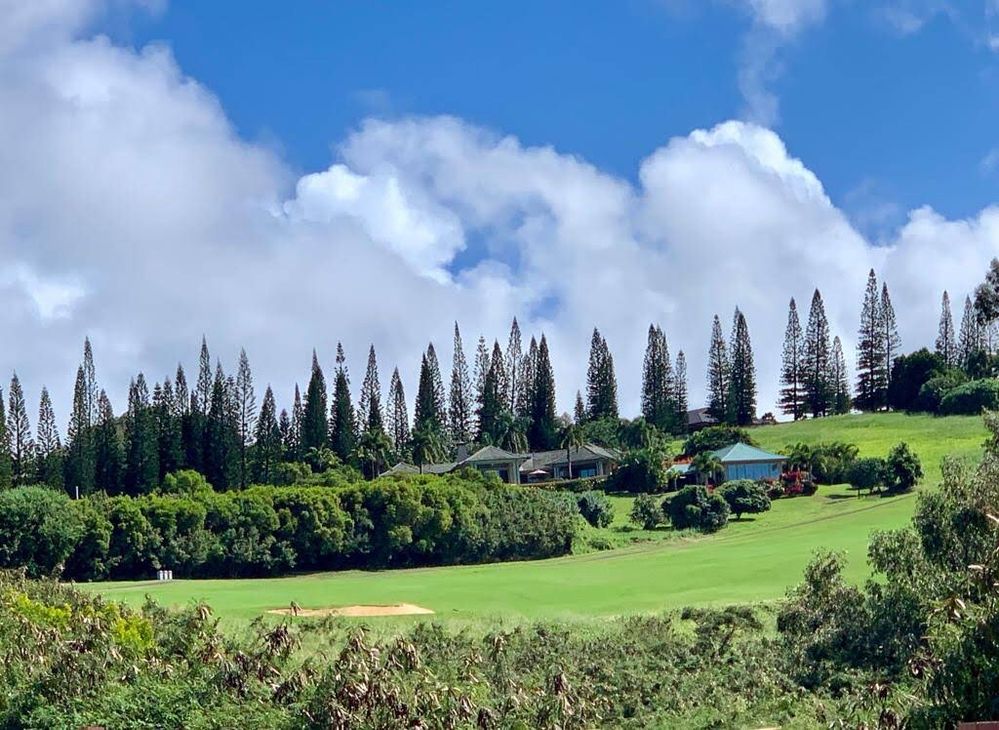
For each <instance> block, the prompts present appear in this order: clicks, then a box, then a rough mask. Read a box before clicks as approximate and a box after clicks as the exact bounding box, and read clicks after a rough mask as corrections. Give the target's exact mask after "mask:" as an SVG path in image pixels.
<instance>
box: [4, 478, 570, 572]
mask: <svg viewBox="0 0 999 730" xmlns="http://www.w3.org/2000/svg"><path fill="white" fill-rule="evenodd" d="M577 514H578V510H577V506H576V502H575V500H574V499H573V498H572V497H570V496H568V495H565V494H563V493H556V492H546V491H542V490H537V489H531V488H522V487H515V486H510V485H504V484H499V483H498V482H495V481H490V480H489V479H487V478H486V477H484V476H482V475H480V474H478V472H463V473H461V474H457V475H448V476H445V477H437V476H431V475H422V476H417V475H413V476H393V477H383V478H381V479H378V480H376V481H374V482H359V483H354V484H349V485H347V486H341V487H335V488H326V487H271V486H267V487H251V488H249V489H246V490H243V491H239V492H221V493H216V492H214V491H213V490H212V489H211V487H210V486H209V485H208V484H207V483H206V482H205V481H204V479H203V478H201V476H200V475H198V474H197V473H195V472H182V473H180V474H178V475H174V476H173V477H171V478H170V479H167V480H166V481H165V483H164V489H163V490H162V491H161V493H158V494H152V495H147V496H143V497H134V498H133V497H126V496H116V497H104V496H94V497H90V498H85V499H81V500H78V501H73V500H70V499H68V498H67V497H65V496H64V495H62V494H60V493H57V492H54V491H50V490H47V489H44V488H38V487H28V488H20V489H13V490H8V491H5V492H0V567H24V568H25V569H26V571H27V573H28V574H29V575H32V576H42V575H63V576H65V577H67V578H73V579H87V580H91V579H100V578H114V579H134V578H144V577H149V576H150V575H151V574H152V573H153V572H154V571H155V570H157V569H159V568H170V569H171V570H173V571H174V573H175V574H176V575H177V576H178V577H180V576H194V577H209V576H211V577H245V576H264V575H279V574H282V573H287V572H289V571H291V570H329V569H341V568H369V567H381V566H413V565H446V564H456V563H477V562H486V561H498V560H515V559H532V558H545V557H552V556H556V555H562V554H565V553H567V552H568V551H569V550H570V549H571V544H572V538H573V536H574V533H575V523H576V518H577Z"/></svg>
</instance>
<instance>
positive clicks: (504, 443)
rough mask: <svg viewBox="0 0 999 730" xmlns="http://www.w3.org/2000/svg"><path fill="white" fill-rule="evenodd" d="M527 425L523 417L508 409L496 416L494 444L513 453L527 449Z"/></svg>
mask: <svg viewBox="0 0 999 730" xmlns="http://www.w3.org/2000/svg"><path fill="white" fill-rule="evenodd" d="M526 431H527V426H526V424H525V423H524V419H523V418H518V417H517V416H515V415H513V413H511V412H510V411H508V410H504V411H502V412H500V414H499V415H498V416H496V434H495V435H496V440H495V444H496V446H499V447H500V448H501V449H506V450H507V451H512V452H513V453H515V454H516V453H521V452H524V451H527V436H526V435H525V433H526Z"/></svg>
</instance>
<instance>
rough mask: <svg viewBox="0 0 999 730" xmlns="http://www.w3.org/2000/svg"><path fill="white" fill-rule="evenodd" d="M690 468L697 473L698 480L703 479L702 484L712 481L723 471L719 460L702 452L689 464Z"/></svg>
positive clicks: (709, 453)
mask: <svg viewBox="0 0 999 730" xmlns="http://www.w3.org/2000/svg"><path fill="white" fill-rule="evenodd" d="M690 466H691V467H692V468H693V469H694V471H696V472H697V474H698V478H700V477H704V483H705V484H707V483H708V480H709V479H714V478H715V477H716V476H718V474H720V473H722V472H723V471H724V469H725V467H724V465H723V464H722V463H721V460H720V459H719V458H718V457H717V456H715V455H714V454H712V453H711V452H710V451H702V452H701V453H700V454H698V455H697V456H695V457H694V458H693V460H692V461H691V462H690Z"/></svg>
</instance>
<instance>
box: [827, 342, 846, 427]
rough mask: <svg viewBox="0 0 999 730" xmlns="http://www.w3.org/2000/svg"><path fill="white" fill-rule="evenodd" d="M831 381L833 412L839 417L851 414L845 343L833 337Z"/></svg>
mask: <svg viewBox="0 0 999 730" xmlns="http://www.w3.org/2000/svg"><path fill="white" fill-rule="evenodd" d="M829 381H830V383H831V384H832V391H833V394H832V410H833V413H835V414H837V415H842V414H844V413H849V412H850V407H851V399H850V380H849V374H848V373H847V371H846V357H845V356H844V355H843V343H842V342H841V341H840V339H839V337H833V344H832V360H831V361H830V374H829Z"/></svg>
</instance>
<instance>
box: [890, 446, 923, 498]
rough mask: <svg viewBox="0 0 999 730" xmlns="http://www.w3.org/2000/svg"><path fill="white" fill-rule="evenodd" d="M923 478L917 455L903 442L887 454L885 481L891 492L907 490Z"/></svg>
mask: <svg viewBox="0 0 999 730" xmlns="http://www.w3.org/2000/svg"><path fill="white" fill-rule="evenodd" d="M922 478H923V466H922V464H921V463H920V462H919V457H918V456H916V454H915V453H914V452H913V451H912V449H910V448H909V444H907V443H905V442H903V443H900V444H899V445H898V446H896V447H895V448H893V449H892V450H891V452H890V453H889V454H888V460H887V469H886V472H885V482H886V483H887V486H888V491H889V492H892V493H898V492H907V491H909V490H910V489H912V488H913V487H914V486H916V485H917V484H918V483H919V480H920V479H922Z"/></svg>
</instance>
